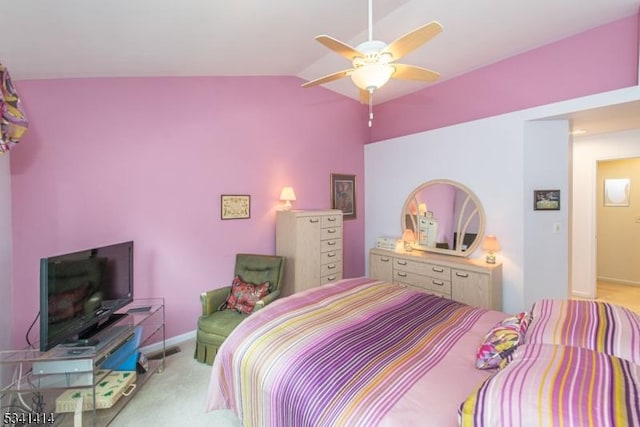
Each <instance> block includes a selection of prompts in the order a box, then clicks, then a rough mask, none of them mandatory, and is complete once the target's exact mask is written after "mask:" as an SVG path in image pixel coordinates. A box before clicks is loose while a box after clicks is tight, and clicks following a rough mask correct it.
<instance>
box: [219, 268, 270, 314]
mask: <svg viewBox="0 0 640 427" xmlns="http://www.w3.org/2000/svg"><path fill="white" fill-rule="evenodd" d="M268 292H269V282H264V283H261V284H259V285H254V284H252V283H245V282H244V281H243V280H242V278H241V277H240V276H236V277H234V278H233V282H232V283H231V293H230V294H229V296H228V297H227V301H226V302H225V306H226V308H227V309H228V310H236V311H237V312H239V313H245V314H251V312H252V311H253V308H254V307H255V305H256V303H257V302H258V301H260V300H261V299H262V298H264V297H265V296H266V295H267V293H268Z"/></svg>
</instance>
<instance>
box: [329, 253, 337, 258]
mask: <svg viewBox="0 0 640 427" xmlns="http://www.w3.org/2000/svg"><path fill="white" fill-rule="evenodd" d="M334 256H336V253H335V252H329V253H328V254H327V257H329V258H333V257H334Z"/></svg>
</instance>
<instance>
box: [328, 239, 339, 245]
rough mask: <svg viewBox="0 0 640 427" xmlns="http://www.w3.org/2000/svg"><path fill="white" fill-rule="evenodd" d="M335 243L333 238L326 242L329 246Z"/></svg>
mask: <svg viewBox="0 0 640 427" xmlns="http://www.w3.org/2000/svg"><path fill="white" fill-rule="evenodd" d="M336 243H337V242H336V241H335V240H329V241H328V242H327V245H329V246H335V245H336Z"/></svg>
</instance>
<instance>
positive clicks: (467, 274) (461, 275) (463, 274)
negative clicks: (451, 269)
mask: <svg viewBox="0 0 640 427" xmlns="http://www.w3.org/2000/svg"><path fill="white" fill-rule="evenodd" d="M456 276H458V277H469V273H458V272H457V271H456Z"/></svg>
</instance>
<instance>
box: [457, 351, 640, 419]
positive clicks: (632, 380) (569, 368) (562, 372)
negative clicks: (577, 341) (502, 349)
mask: <svg viewBox="0 0 640 427" xmlns="http://www.w3.org/2000/svg"><path fill="white" fill-rule="evenodd" d="M638 402H640V365H637V364H634V363H632V362H630V361H628V360H625V359H621V358H618V357H615V356H610V355H608V354H605V353H601V352H597V351H593V350H588V349H585V348H579V347H569V346H558V345H550V344H524V345H522V346H520V347H518V349H517V350H516V351H515V352H514V354H513V360H512V361H511V362H510V363H509V364H508V365H507V366H506V367H505V368H504V369H501V370H499V371H497V372H496V373H495V374H494V375H493V376H491V377H489V378H488V379H487V380H486V381H485V382H484V383H483V384H482V385H481V386H480V387H479V388H478V389H477V390H476V391H475V392H474V393H472V394H471V395H470V396H469V397H468V398H467V400H465V401H464V402H463V403H462V405H461V406H460V409H459V411H458V416H459V422H460V425H461V426H476V427H482V426H486V427H493V426H514V427H515V426H538V425H542V426H564V427H587V426H594V427H595V426H638V425H640V405H639V404H638Z"/></svg>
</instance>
